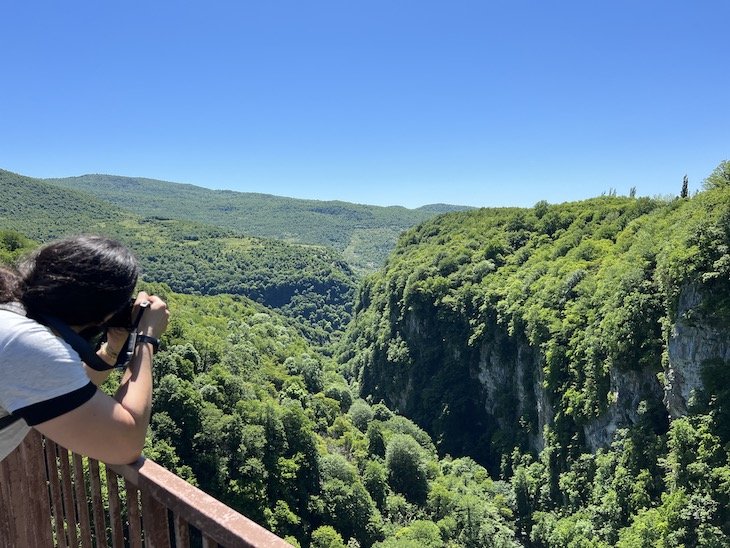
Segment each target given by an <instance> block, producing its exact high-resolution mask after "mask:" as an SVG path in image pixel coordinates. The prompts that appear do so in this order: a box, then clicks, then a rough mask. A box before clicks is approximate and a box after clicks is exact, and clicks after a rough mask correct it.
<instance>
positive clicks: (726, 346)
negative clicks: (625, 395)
mask: <svg viewBox="0 0 730 548" xmlns="http://www.w3.org/2000/svg"><path fill="white" fill-rule="evenodd" d="M710 298H711V297H710ZM702 299H703V296H702V295H701V294H700V293H699V291H697V289H696V288H695V287H694V286H687V287H685V288H684V290H683V291H682V292H681V294H680V297H679V307H678V310H677V321H676V322H675V324H674V325H673V326H672V328H671V331H670V334H669V340H668V342H667V351H668V355H669V360H668V364H667V365H666V368H665V371H664V374H665V379H666V383H665V388H664V405H665V406H666V408H667V411H668V412H669V415H670V416H671V417H672V418H676V417H680V416H683V415H686V414H687V411H688V407H689V405H690V404H691V401H692V397H693V395H694V393H695V392H697V391H698V390H700V389H701V388H702V376H701V371H702V364H703V363H705V362H707V361H709V360H722V361H725V362H727V361H730V326H727V327H725V328H724V329H723V328H721V327H717V326H712V325H709V324H708V322H706V321H704V320H703V318H702V315H701V313H700V310H699V308H700V306H701V305H702Z"/></svg>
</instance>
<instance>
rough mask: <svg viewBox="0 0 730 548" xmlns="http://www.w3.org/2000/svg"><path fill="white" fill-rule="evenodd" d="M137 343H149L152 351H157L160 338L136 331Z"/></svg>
mask: <svg viewBox="0 0 730 548" xmlns="http://www.w3.org/2000/svg"><path fill="white" fill-rule="evenodd" d="M139 343H150V344H151V345H152V352H157V351H158V350H159V349H160V339H156V338H154V337H150V336H149V335H143V334H142V333H137V344H139Z"/></svg>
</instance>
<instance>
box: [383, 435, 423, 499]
mask: <svg viewBox="0 0 730 548" xmlns="http://www.w3.org/2000/svg"><path fill="white" fill-rule="evenodd" d="M385 467H386V468H387V470H388V483H389V484H390V486H391V487H392V488H393V490H394V491H396V492H398V493H402V494H403V495H405V497H406V498H407V499H408V500H409V501H412V502H415V503H417V504H425V502H426V497H427V495H428V481H427V478H426V465H425V455H424V452H423V448H422V447H421V446H420V445H419V444H418V442H417V441H416V440H414V439H413V438H412V437H411V436H409V435H406V434H396V435H394V436H393V437H392V438H391V439H390V441H389V442H388V445H387V447H386V449H385Z"/></svg>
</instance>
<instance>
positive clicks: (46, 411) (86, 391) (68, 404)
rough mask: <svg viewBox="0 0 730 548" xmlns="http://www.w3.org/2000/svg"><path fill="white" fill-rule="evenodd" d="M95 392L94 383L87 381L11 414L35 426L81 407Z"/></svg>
mask: <svg viewBox="0 0 730 548" xmlns="http://www.w3.org/2000/svg"><path fill="white" fill-rule="evenodd" d="M94 394H96V385H95V384H94V383H92V382H89V384H87V385H86V386H83V387H81V388H79V389H78V390H74V391H73V392H68V393H67V394H62V395H60V396H56V397H55V398H51V399H50V400H45V401H41V402H38V403H34V404H31V405H27V406H25V407H21V408H20V409H16V410H15V411H13V415H16V416H18V417H22V418H23V419H25V422H27V423H28V426H35V425H36V424H40V423H42V422H46V421H48V420H51V419H55V418H56V417H60V416H61V415H64V414H65V413H68V412H69V411H73V410H74V409H76V408H77V407H81V406H82V405H83V404H85V403H86V402H87V401H89V400H90V399H91V398H92V397H93V396H94Z"/></svg>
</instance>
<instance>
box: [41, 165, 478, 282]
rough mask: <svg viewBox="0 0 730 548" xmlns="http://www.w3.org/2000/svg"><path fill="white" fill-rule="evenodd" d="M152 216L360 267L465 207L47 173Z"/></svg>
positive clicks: (59, 182)
mask: <svg viewBox="0 0 730 548" xmlns="http://www.w3.org/2000/svg"><path fill="white" fill-rule="evenodd" d="M45 181H46V182H47V183H50V184H53V185H56V186H59V187H63V188H67V189H73V190H81V191H83V192H87V193H89V194H92V195H94V196H96V197H97V198H100V199H102V200H105V201H107V202H109V203H111V204H114V205H116V206H118V207H122V208H124V209H127V210H131V211H134V212H135V213H137V214H139V215H142V216H145V217H150V216H156V217H160V218H168V219H184V220H194V221H199V222H204V223H208V224H212V225H215V226H219V227H222V228H228V229H231V230H235V231H237V232H239V233H243V234H249V235H252V236H260V237H265V238H276V239H280V240H284V241H288V242H296V243H305V244H315V245H326V246H330V247H333V248H335V249H336V250H338V251H340V252H342V253H343V256H344V257H345V260H347V262H348V263H349V264H350V265H351V266H352V267H353V269H355V270H356V271H359V272H370V271H373V270H375V269H376V268H378V267H380V266H381V265H382V264H384V263H385V259H386V258H387V256H388V254H389V253H390V251H391V250H392V249H393V247H394V246H395V242H396V240H397V238H398V235H399V234H400V233H401V232H403V231H404V230H406V229H408V228H410V227H412V226H414V225H417V224H419V223H421V222H423V221H425V220H427V219H430V218H432V217H434V216H436V215H439V214H441V213H447V212H452V211H460V210H465V209H469V208H466V207H462V206H453V205H446V204H433V205H428V206H423V207H421V208H418V209H407V208H405V207H400V206H391V207H381V206H369V205H361V204H352V203H348V202H341V201H318V200H300V199H294V198H283V197H279V196H272V195H269V194H256V193H250V192H234V191H231V190H210V189H207V188H202V187H199V186H194V185H189V184H180V183H171V182H167V181H158V180H154V179H144V178H136V177H118V176H113V175H83V176H80V177H70V178H64V179H46V180H45Z"/></svg>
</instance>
